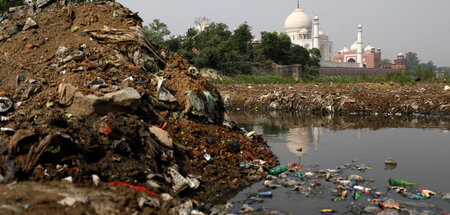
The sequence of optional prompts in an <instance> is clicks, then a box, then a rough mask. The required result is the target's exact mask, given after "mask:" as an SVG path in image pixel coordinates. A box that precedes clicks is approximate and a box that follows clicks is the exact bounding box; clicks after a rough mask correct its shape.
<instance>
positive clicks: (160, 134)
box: [150, 126, 173, 148]
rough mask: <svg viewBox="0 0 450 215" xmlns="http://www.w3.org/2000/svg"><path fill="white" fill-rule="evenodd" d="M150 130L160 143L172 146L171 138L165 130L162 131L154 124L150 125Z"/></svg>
mask: <svg viewBox="0 0 450 215" xmlns="http://www.w3.org/2000/svg"><path fill="white" fill-rule="evenodd" d="M150 132H152V134H154V135H155V136H156V138H157V139H158V141H159V142H160V143H162V144H163V145H165V146H167V147H169V148H173V141H172V138H171V137H170V136H169V133H168V132H167V131H164V130H162V129H160V128H158V127H156V126H152V127H150Z"/></svg>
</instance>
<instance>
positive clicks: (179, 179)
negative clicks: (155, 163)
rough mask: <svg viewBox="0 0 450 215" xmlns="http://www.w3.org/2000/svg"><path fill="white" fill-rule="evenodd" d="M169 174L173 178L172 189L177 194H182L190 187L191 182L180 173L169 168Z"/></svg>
mask: <svg viewBox="0 0 450 215" xmlns="http://www.w3.org/2000/svg"><path fill="white" fill-rule="evenodd" d="M169 174H170V176H171V177H172V185H173V186H172V189H173V192H175V194H178V193H180V192H181V191H183V190H184V189H186V188H187V187H188V185H189V180H187V179H186V178H185V177H183V176H182V175H181V174H180V173H179V172H177V171H176V170H175V169H173V168H172V167H169Z"/></svg>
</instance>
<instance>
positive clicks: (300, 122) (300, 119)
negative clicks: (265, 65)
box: [225, 110, 450, 136]
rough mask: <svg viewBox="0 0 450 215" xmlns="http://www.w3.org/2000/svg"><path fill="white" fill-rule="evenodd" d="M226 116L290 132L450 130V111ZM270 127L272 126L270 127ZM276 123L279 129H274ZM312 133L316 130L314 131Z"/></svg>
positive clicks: (229, 113)
mask: <svg viewBox="0 0 450 215" xmlns="http://www.w3.org/2000/svg"><path fill="white" fill-rule="evenodd" d="M225 119H226V120H228V121H235V122H236V123H238V124H249V123H251V124H252V125H253V126H256V125H259V126H262V127H263V130H264V133H265V134H271V133H274V134H278V133H287V132H289V129H290V128H297V127H311V128H312V129H313V128H315V127H319V128H320V127H325V128H328V129H330V130H334V131H340V130H345V129H363V128H369V129H372V130H378V129H381V128H441V129H442V132H448V130H450V115H444V116H420V117H415V116H400V117H399V116H374V115H364V116H361V115H338V114H326V115H317V114H314V115H312V114H308V113H300V112H265V111H254V110H240V111H236V110H229V111H227V114H225ZM393 119H395V120H393ZM269 127H270V129H267V128H269ZM274 127H275V128H276V130H273V129H274ZM360 132H362V131H360ZM309 133H313V132H312V131H310V132H309ZM319 134H320V131H319ZM361 135H362V134H361ZM319 136H320V135H319Z"/></svg>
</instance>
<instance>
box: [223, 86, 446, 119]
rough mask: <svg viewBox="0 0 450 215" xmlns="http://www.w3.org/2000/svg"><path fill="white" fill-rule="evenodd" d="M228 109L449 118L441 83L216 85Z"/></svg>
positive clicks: (443, 88) (444, 89)
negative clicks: (435, 115)
mask: <svg viewBox="0 0 450 215" xmlns="http://www.w3.org/2000/svg"><path fill="white" fill-rule="evenodd" d="M217 87H218V88H219V90H220V93H221V95H222V97H223V99H224V103H225V106H226V107H227V108H236V107H238V108H248V109H255V108H259V109H268V110H295V111H304V112H315V113H358V114H361V113H362V114H375V115H378V114H387V115H389V114H390V115H396V116H401V115H402V114H448V113H450V91H448V90H447V88H448V86H444V84H441V83H429V84H414V85H401V84H396V83H390V84H389V83H378V84H374V83H361V84H299V85H293V86H286V85H256V86H245V85H218V86H217Z"/></svg>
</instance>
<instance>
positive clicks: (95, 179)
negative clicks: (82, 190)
mask: <svg viewBox="0 0 450 215" xmlns="http://www.w3.org/2000/svg"><path fill="white" fill-rule="evenodd" d="M92 181H93V182H94V184H95V186H98V185H99V183H100V177H98V175H96V174H92Z"/></svg>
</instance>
